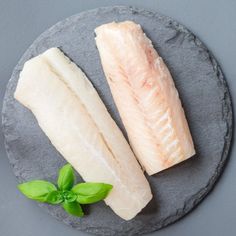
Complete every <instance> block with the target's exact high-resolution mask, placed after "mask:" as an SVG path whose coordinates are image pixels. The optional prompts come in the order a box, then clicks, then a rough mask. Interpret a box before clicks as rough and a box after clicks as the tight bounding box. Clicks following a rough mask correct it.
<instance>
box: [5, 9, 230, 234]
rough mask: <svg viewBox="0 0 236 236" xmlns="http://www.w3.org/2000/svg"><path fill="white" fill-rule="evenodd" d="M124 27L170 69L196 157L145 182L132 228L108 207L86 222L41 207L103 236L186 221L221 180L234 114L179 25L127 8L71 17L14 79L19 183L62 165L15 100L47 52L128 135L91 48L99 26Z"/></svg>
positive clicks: (209, 64) (8, 107)
mask: <svg viewBox="0 0 236 236" xmlns="http://www.w3.org/2000/svg"><path fill="white" fill-rule="evenodd" d="M122 20H134V21H136V22H137V23H139V24H141V25H142V27H143V29H144V31H145V33H146V34H147V35H148V37H150V38H151V40H152V41H153V43H154V46H155V48H156V49H157V50H158V52H159V54H160V55H161V56H162V57H163V59H164V61H165V62H166V64H167V65H168V67H169V69H170V71H171V73H172V75H173V77H174V80H175V83H176V87H177V88H178V90H179V93H180V97H181V99H182V102H183V106H184V109H185V111H186V114H187V119H188V121H189V124H190V129H191V132H192V135H193V139H194V143H195V147H196V150H197V155H195V157H193V158H191V159H190V160H188V161H185V162H183V163H181V164H179V165H177V166H175V167H173V168H170V169H168V170H166V171H163V172H161V173H159V174H156V175H154V176H152V177H148V179H149V182H150V184H151V187H152V191H153V195H154V198H153V200H152V201H151V202H150V203H149V204H148V206H147V207H146V208H145V209H144V210H143V211H142V212H141V213H140V214H139V215H138V216H137V217H135V218H134V219H133V220H131V221H124V220H122V219H120V218H119V217H118V216H116V215H115V214H114V213H113V212H112V211H111V209H109V208H108V207H107V206H105V204H104V203H99V204H95V205H93V206H90V207H89V208H86V209H85V210H86V212H87V213H89V214H88V215H87V216H85V217H83V218H82V219H79V218H75V217H72V216H69V215H67V214H66V213H65V212H64V211H63V210H62V209H61V208H60V207H57V206H50V205H46V204H40V206H42V207H43V208H45V209H46V210H47V211H48V212H49V213H50V214H51V215H53V216H55V217H56V218H57V219H58V220H60V221H63V222H65V223H66V224H69V225H71V226H72V227H74V228H76V229H79V230H83V231H86V232H91V233H95V234H98V235H140V234H143V233H147V232H151V231H154V230H157V229H160V228H162V227H164V226H166V225H168V224H170V223H172V222H174V221H176V220H177V219H179V218H181V217H182V216H184V215H185V214H186V213H188V212H189V211H190V210H191V209H193V208H194V207H195V206H196V205H197V204H198V203H199V202H200V201H201V200H202V199H203V197H204V196H206V194H207V193H208V192H209V191H210V190H211V189H212V187H213V185H214V183H215V181H216V180H217V178H218V177H219V175H220V173H221V172H222V169H223V165H224V163H225V161H226V158H227V154H228V151H229V146H230V141H231V136H232V108H231V102H230V96H229V92H228V89H227V86H226V82H225V80H224V77H223V74H222V71H221V69H220V67H219V65H218V64H217V62H216V61H215V59H214V57H213V56H212V55H211V54H210V53H209V51H208V50H207V49H206V48H205V46H204V45H203V44H202V43H201V41H199V39H197V38H196V37H195V36H194V35H193V34H192V33H191V32H189V31H188V30H187V29H186V28H185V27H184V26H182V25H180V24H178V23H177V22H176V21H174V20H172V19H170V18H168V17H166V16H162V15H159V14H157V13H151V12H148V11H145V10H139V9H134V8H128V7H108V8H100V9H95V10H92V11H88V12H84V13H81V14H78V15H75V16H72V17H69V18H67V19H65V20H63V21H61V22H59V23H57V24H56V25H55V26H53V27H52V28H50V29H49V30H47V31H46V32H44V33H43V34H42V35H40V36H39V38H38V39H37V40H36V41H35V42H34V43H33V44H32V45H31V46H30V47H29V49H28V50H27V51H26V53H25V54H24V55H23V57H22V58H21V60H20V61H19V63H18V64H17V66H16V67H15V69H14V71H13V74H12V77H11V79H10V81H9V84H8V87H7V91H6V95H5V99H4V106H3V113H2V115H3V129H4V134H5V143H6V149H7V153H8V157H9V160H10V163H11V165H12V167H13V170H14V173H15V175H16V177H17V178H18V180H19V181H27V180H32V179H48V180H51V181H55V180H56V177H57V173H56V171H57V169H58V168H59V167H60V166H62V165H63V163H64V160H63V158H62V157H61V156H60V154H59V153H58V152H57V151H56V150H55V148H54V147H53V146H52V145H51V144H50V142H49V140H48V139H47V137H46V136H45V135H44V133H43V132H42V131H41V130H40V128H39V126H38V125H37V122H36V120H35V118H34V117H33V115H32V113H31V112H30V111H28V110H27V109H26V108H24V107H23V106H22V105H20V104H19V103H18V102H16V101H15V100H14V99H13V92H14V90H15V87H16V84H17V80H18V76H19V72H20V71H21V70H22V67H23V64H24V62H25V61H26V60H28V59H30V58H31V57H33V56H36V55H38V54H39V53H42V52H43V51H45V50H46V49H48V48H50V47H60V48H61V49H62V50H63V51H64V52H65V53H66V54H67V55H68V56H69V57H70V58H71V59H72V60H73V61H74V62H75V63H77V64H78V65H79V66H80V67H81V68H82V69H83V70H84V72H85V73H86V74H87V75H88V77H89V78H90V80H91V81H92V83H93V85H94V86H95V88H96V89H97V91H98V92H99V94H100V96H101V98H102V99H103V101H104V103H105V104H106V106H107V108H108V110H109V112H110V113H111V114H112V116H113V118H114V119H115V120H116V122H117V124H118V125H119V126H120V127H121V129H122V130H123V132H124V128H123V126H122V123H121V120H120V118H119V115H118V113H117V110H116V108H115V106H114V102H113V100H112V97H111V94H110V91H109V89H108V86H107V84H106V81H105V79H104V75H103V72H102V68H101V64H100V60H99V55H98V52H97V50H96V46H95V43H94V28H95V27H96V26H98V25H100V24H103V23H106V22H110V21H122ZM131 171H132V170H131ZM78 180H80V177H79V176H78Z"/></svg>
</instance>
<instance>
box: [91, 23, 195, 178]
mask: <svg viewBox="0 0 236 236" xmlns="http://www.w3.org/2000/svg"><path fill="white" fill-rule="evenodd" d="M95 32H96V35H97V37H96V43H97V47H98V50H99V53H100V57H101V61H102V66H103V69H104V72H105V75H106V78H107V81H108V83H109V86H110V89H111V92H112V95H113V98H114V100H115V103H116V105H117V108H118V110H119V113H120V116H121V118H122V121H123V123H124V126H125V128H126V131H127V133H128V137H129V141H130V143H131V145H132V148H133V150H134V152H135V154H136V157H137V158H138V160H139V162H140V163H141V165H142V166H143V167H144V168H145V169H146V171H147V173H148V174H149V175H152V174H155V173H157V172H159V171H162V170H164V169H166V168H169V167H171V166H173V165H175V164H177V163H179V162H181V161H183V160H186V159H188V158H189V157H191V156H193V155H194V154H195V150H194V146H193V141H192V137H191V134H190V131H189V127H188V124H187V121H186V118H185V114H184V111H183V108H182V106H181V102H180V99H179V95H178V92H177V90H176V88H175V85H174V82H173V79H172V77H171V75H170V72H169V70H168V68H167V67H166V65H165V64H164V62H163V60H162V58H161V57H159V55H158V54H157V52H156V51H155V49H154V48H153V45H152V43H151V41H150V40H149V39H148V38H147V37H146V35H145V34H144V33H143V31H142V29H141V27H140V25H137V24H135V23H134V22H132V21H126V22H121V23H115V22H112V23H109V24H105V25H102V26H99V27H98V28H96V30H95ZM157 37H158V35H157Z"/></svg>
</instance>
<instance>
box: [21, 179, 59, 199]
mask: <svg viewBox="0 0 236 236" xmlns="http://www.w3.org/2000/svg"><path fill="white" fill-rule="evenodd" d="M18 189H19V190H20V191H21V192H22V193H23V194H24V195H25V196H26V197H28V198H30V199H33V200H36V201H39V202H45V201H46V198H47V195H48V194H49V193H50V192H52V191H55V190H57V188H56V186H55V185H54V184H52V183H50V182H48V181H44V180H33V181H30V182H26V183H23V184H19V185H18Z"/></svg>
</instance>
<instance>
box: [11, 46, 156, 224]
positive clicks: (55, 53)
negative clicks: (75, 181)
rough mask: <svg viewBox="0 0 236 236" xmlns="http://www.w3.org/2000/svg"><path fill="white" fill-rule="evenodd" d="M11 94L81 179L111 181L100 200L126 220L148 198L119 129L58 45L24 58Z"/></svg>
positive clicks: (144, 181)
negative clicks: (21, 69)
mask: <svg viewBox="0 0 236 236" xmlns="http://www.w3.org/2000/svg"><path fill="white" fill-rule="evenodd" d="M14 96H15V98H16V99H17V100H18V101H19V102H20V103H22V104H23V105H24V106H26V107H27V108H29V109H30V110H31V111H32V112H33V114H34V115H35V117H36V119H37V121H38V123H39V125H40V127H41V128H42V130H43V131H44V132H45V134H46V135H47V136H48V138H49V139H50V141H51V142H52V144H53V145H54V146H55V147H56V149H57V150H58V151H59V152H60V153H61V154H62V156H64V158H65V159H66V160H67V161H68V162H69V163H71V165H72V166H73V167H74V168H75V170H76V171H78V173H79V174H80V175H81V176H82V178H83V179H84V180H85V181H89V182H104V183H109V184H112V185H113V189H112V191H111V192H110V194H109V196H108V197H107V198H106V199H105V202H106V204H107V205H109V206H110V207H111V208H112V209H113V211H114V212H115V213H116V214H117V215H119V216H120V217H122V218H123V219H125V220H129V219H131V218H133V217H134V216H135V215H136V214H137V213H138V212H140V211H141V209H142V208H143V207H145V205H146V204H147V203H148V202H149V201H150V199H151V198H152V194H151V190H150V186H149V184H148V182H147V180H146V178H145V176H144V174H143V172H142V170H141V168H140V166H139V164H138V162H137V160H136V159H135V157H134V154H133V153H132V151H131V149H130V147H129V145H128V143H127V142H126V140H125V138H124V136H123V134H122V133H121V131H120V130H119V128H118V127H117V125H116V124H115V122H114V121H113V119H112V118H111V116H110V115H109V113H108V111H107V110H106V108H105V106H104V104H103V103H102V101H101V99H100V98H99V96H98V94H97V92H96V91H95V89H94V87H93V86H92V84H91V83H90V82H89V80H88V79H87V78H86V76H85V74H84V73H83V72H82V71H81V70H80V69H79V68H78V67H77V66H76V65H75V64H74V63H73V62H71V61H70V60H69V58H67V57H66V56H64V54H63V53H62V52H61V51H60V50H59V49H57V48H51V49H49V50H47V51H46V52H45V53H43V54H41V55H39V56H37V57H35V58H33V59H31V60H29V61H27V62H26V63H25V65H24V68H23V71H22V72H21V74H20V78H19V82H18V85H17V88H16V91H15V94H14Z"/></svg>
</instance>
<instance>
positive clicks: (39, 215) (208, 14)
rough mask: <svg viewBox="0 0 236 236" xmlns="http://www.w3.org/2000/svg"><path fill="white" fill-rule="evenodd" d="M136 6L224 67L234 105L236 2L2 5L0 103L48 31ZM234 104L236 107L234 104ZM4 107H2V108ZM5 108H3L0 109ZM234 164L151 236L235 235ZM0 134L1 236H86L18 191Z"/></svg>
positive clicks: (14, 0) (13, 0) (45, 0)
mask: <svg viewBox="0 0 236 236" xmlns="http://www.w3.org/2000/svg"><path fill="white" fill-rule="evenodd" d="M121 4H122V5H133V6H137V7H143V8H146V9H150V10H153V11H159V12H160V13H162V14H166V15H169V16H171V17H173V18H175V19H176V20H178V21H179V22H180V23H183V24H184V25H186V26H187V27H188V28H189V29H190V30H192V31H193V32H194V33H195V34H196V35H197V36H199V38H200V39H201V40H202V41H203V42H204V43H205V44H206V45H207V46H208V48H209V49H210V50H211V51H212V52H213V54H214V56H215V57H216V58H217V60H218V61H219V63H220V64H221V66H222V69H223V71H224V73H225V76H226V79H227V82H228V84H229V87H230V90H231V95H232V99H233V102H234V101H235V98H236V97H235V92H236V82H235V78H236V65H235V56H236V45H235V42H236V1H234V0H225V1H224V0H207V1H204V0H198V1H196V0H156V1H154V0H152V1H149V0H145V1H141V0H140V1H138V0H133V1H131V0H130V1H127V0H126V1H122V0H120V1H112V0H106V1H105V0H99V1H98V0H84V1H82V0H81V1H79V0H70V1H63V0H61V1H59V0H58V1H55V0H54V1H53V0H41V1H36V0H24V1H23V0H21V1H19V0H9V1H4V0H0V99H1V101H2V99H3V95H4V91H5V86H6V84H7V81H8V79H9V78H10V75H11V72H12V70H13V68H14V66H15V64H16V63H17V61H18V60H19V58H20V57H21V55H22V54H23V52H24V51H25V50H26V49H27V48H28V46H29V45H30V44H31V43H32V41H33V40H34V39H35V38H36V37H37V36H38V35H39V34H40V33H41V32H43V31H44V30H45V29H47V28H48V27H50V26H51V25H53V24H54V23H56V22H57V21H59V20H62V19H64V18H65V17H68V16H70V15H73V14H75V13H78V12H81V11H84V10H87V9H91V8H95V7H98V6H105V5H121ZM234 103H235V102H234ZM1 106H2V102H1ZM0 108H1V107H0ZM234 149H235V148H234V145H232V151H231V158H230V160H229V162H228V164H227V166H226V168H225V171H224V174H223V175H222V178H221V179H220V181H219V182H218V183H217V185H216V187H215V188H214V190H213V191H212V193H211V194H210V195H209V196H208V197H207V198H206V199H205V200H204V201H203V202H202V203H201V204H200V205H199V207H197V208H196V209H195V210H194V211H193V212H192V213H190V214H189V215H187V216H186V217H185V218H184V219H182V220H180V221H178V222H177V223H175V224H173V225H171V226H169V227H167V228H165V229H163V230H161V231H158V232H156V233H154V234H152V235H161V236H166V235H168V236H172V235H181V236H187V235H192V236H195V235H209V236H211V235H216V236H218V235H225V236H231V235H236V224H235V222H236V213H235V211H236V200H235V199H236V184H235V182H236V181H235V175H236V171H235V169H236V160H235V155H236V153H235V150H234ZM16 184H17V183H16V179H15V177H14V175H13V173H12V170H11V168H10V166H9V163H8V160H7V158H6V154H5V150H4V145H3V137H2V133H1V131H0V236H13V235H16V236H18V235H19V236H23V235H25V236H33V235H35V236H41V235H45V236H49V235H50V236H51V235H58V236H60V235H67V236H73V235H85V234H83V233H80V232H78V231H75V230H73V229H71V228H69V227H68V226H66V225H64V224H62V223H60V222H57V221H56V220H55V219H54V218H52V217H51V216H49V215H48V214H47V213H46V212H45V211H43V209H41V208H39V207H38V206H37V205H36V204H35V203H34V202H31V201H28V200H27V199H25V198H24V197H23V196H21V195H20V194H19V193H18V191H17V190H16Z"/></svg>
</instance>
